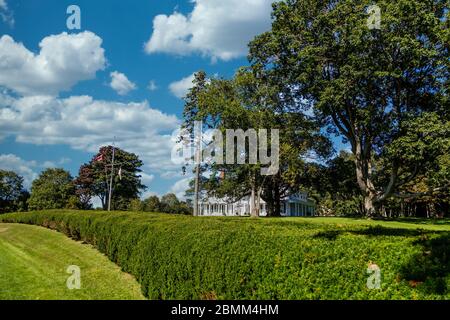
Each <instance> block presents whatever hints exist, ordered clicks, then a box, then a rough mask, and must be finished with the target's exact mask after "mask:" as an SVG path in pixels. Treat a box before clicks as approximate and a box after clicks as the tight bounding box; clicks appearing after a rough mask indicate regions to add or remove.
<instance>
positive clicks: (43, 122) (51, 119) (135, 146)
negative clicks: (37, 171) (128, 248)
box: [0, 93, 180, 181]
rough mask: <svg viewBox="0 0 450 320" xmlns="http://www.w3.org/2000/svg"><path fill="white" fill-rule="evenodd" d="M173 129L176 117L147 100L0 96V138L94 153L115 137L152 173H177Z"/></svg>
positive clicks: (176, 122) (121, 145)
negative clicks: (66, 146) (62, 146)
mask: <svg viewBox="0 0 450 320" xmlns="http://www.w3.org/2000/svg"><path fill="white" fill-rule="evenodd" d="M2 103H3V104H2ZM179 125H180V120H179V119H178V118H177V117H176V116H174V115H167V114H165V113H163V112H161V111H159V110H157V109H153V108H151V107H150V106H149V104H148V102H147V101H143V102H130V103H119V102H113V101H103V100H94V99H93V98H92V97H89V96H72V97H69V98H66V99H59V98H55V97H50V96H32V97H22V98H16V99H13V98H11V97H9V98H8V97H4V95H2V94H1V93H0V137H6V136H15V139H16V141H17V142H22V143H32V144H35V145H56V144H61V145H68V146H70V147H72V148H73V149H75V150H82V151H86V152H91V153H95V152H97V151H98V148H99V147H100V146H102V145H107V144H110V143H111V141H112V140H113V137H114V136H115V137H116V144H117V146H118V147H120V148H123V149H125V150H127V151H130V152H134V153H136V154H138V155H139V156H140V158H141V159H142V160H143V161H144V164H145V167H144V169H145V170H149V171H152V172H156V173H161V172H165V171H167V170H172V171H173V170H175V171H176V170H180V168H179V165H177V164H174V163H173V162H172V161H171V150H172V147H173V145H174V142H173V139H172V131H174V130H175V129H177V128H179ZM147 178H148V179H147V181H150V178H149V177H147Z"/></svg>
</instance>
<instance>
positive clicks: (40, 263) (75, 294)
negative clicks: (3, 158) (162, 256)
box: [0, 224, 143, 300]
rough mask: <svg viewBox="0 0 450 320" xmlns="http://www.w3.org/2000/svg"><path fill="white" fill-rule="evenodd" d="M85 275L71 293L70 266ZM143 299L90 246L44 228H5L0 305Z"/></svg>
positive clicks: (0, 229)
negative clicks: (6, 302) (9, 302)
mask: <svg viewBox="0 0 450 320" xmlns="http://www.w3.org/2000/svg"><path fill="white" fill-rule="evenodd" d="M70 265H77V266H79V267H80V271H81V288H80V289H78V290H77V289H73V290H69V289H68V288H67V285H66V281H67V279H68V278H69V277H70V276H71V274H69V273H66V271H67V268H68V266H70ZM5 299H21V300H37V299H45V300H52V299H58V300H66V299H67V300H72V299H98V300H104V299H143V296H142V294H141V290H140V286H139V284H138V283H137V282H136V280H135V279H134V278H133V277H132V276H130V275H129V274H126V273H124V272H121V271H120V269H119V267H118V266H116V265H115V264H114V263H112V262H111V261H109V260H108V258H107V257H105V256H104V255H102V254H101V253H99V252H98V251H97V250H95V249H94V248H92V247H91V246H89V245H84V244H81V243H80V242H75V241H73V240H71V239H69V238H67V237H66V236H64V235H63V234H61V233H58V232H56V231H51V230H48V229H45V228H42V227H37V226H30V225H19V224H0V300H5Z"/></svg>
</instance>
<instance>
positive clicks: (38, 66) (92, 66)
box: [0, 31, 106, 95]
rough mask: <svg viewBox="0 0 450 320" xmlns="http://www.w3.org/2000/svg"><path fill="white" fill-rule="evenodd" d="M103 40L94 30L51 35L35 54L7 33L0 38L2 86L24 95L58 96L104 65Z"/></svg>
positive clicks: (0, 76)
mask: <svg viewBox="0 0 450 320" xmlns="http://www.w3.org/2000/svg"><path fill="white" fill-rule="evenodd" d="M101 45H102V39H101V38H100V37H98V36H97V35H95V34H94V33H92V32H89V31H85V32H82V33H78V34H67V33H66V32H63V33H61V34H59V35H51V36H48V37H45V38H44V39H42V41H41V42H40V43H39V47H40V52H39V53H38V54H35V53H33V52H31V51H30V50H28V49H27V48H26V47H25V46H24V45H23V44H22V43H18V42H15V41H14V39H13V38H11V37H10V36H8V35H3V36H2V37H1V38H0V86H4V87H7V88H9V89H11V90H14V91H15V92H18V93H20V94H23V95H57V94H58V93H59V92H60V91H66V90H69V89H70V88H71V87H72V86H74V85H75V84H76V83H78V82H79V81H83V80H88V79H92V78H94V77H95V74H96V72H97V71H98V70H102V69H103V68H104V67H105V63H106V59H105V56H104V49H103V48H102V47H101Z"/></svg>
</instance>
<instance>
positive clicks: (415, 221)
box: [373, 218, 450, 226]
mask: <svg viewBox="0 0 450 320" xmlns="http://www.w3.org/2000/svg"><path fill="white" fill-rule="evenodd" d="M373 220H375V221H386V222H392V221H393V222H404V223H411V224H419V225H420V224H422V225H437V226H445V225H447V226H450V219H448V218H440V219H431V218H374V219H373Z"/></svg>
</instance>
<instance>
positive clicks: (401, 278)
mask: <svg viewBox="0 0 450 320" xmlns="http://www.w3.org/2000/svg"><path fill="white" fill-rule="evenodd" d="M0 221H3V222H16V223H27V224H36V225H41V226H44V227H48V228H51V229H55V230H58V231H61V232H63V233H65V234H67V235H68V236H70V237H72V238H73V239H76V240H80V241H84V242H87V243H90V244H92V245H94V246H95V247H96V248H97V249H98V250H99V251H101V252H103V253H104V254H106V255H107V256H108V257H109V259H110V260H111V261H113V262H115V263H117V264H118V265H119V266H121V268H122V269H123V270H124V271H125V272H128V273H130V274H132V275H134V276H135V277H136V278H137V280H138V281H139V283H141V285H142V291H143V293H144V295H145V296H147V297H148V298H151V299H448V298H449V295H448V290H447V288H448V285H449V283H450V280H449V268H448V266H449V262H448V249H447V248H448V239H449V233H448V232H437V231H434V232H432V231H424V230H419V231H417V230H407V229H391V228H384V227H370V226H359V225H356V226H355V225H354V224H349V225H344V224H336V225H333V224H322V223H310V222H305V221H302V220H301V219H300V220H293V219H257V220H255V219H251V218H194V217H189V216H175V215H165V214H146V213H103V212H92V211H90V212H89V211H85V212H84V211H45V212H32V213H16V214H8V215H3V216H0ZM371 262H373V263H376V264H377V265H378V266H380V268H381V273H382V279H381V289H379V290H369V289H368V288H367V286H366V283H367V278H368V276H369V275H368V274H367V266H368V264H369V263H371ZM416 262H420V268H421V269H420V270H416V268H417V267H416ZM424 268H425V270H423V269H424ZM427 268H429V270H428V269H427Z"/></svg>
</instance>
